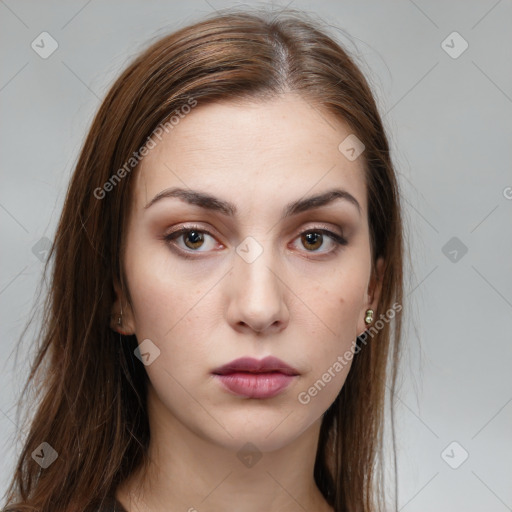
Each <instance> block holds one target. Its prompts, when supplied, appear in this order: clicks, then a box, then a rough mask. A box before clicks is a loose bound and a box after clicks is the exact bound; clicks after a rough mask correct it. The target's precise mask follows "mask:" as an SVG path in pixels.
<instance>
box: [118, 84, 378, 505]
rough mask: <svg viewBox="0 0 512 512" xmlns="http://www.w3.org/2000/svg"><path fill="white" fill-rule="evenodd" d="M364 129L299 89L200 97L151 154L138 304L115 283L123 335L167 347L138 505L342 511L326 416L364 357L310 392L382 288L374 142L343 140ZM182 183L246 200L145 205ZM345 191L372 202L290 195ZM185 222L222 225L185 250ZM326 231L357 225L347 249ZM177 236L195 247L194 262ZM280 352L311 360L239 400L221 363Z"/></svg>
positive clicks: (154, 386)
mask: <svg viewBox="0 0 512 512" xmlns="http://www.w3.org/2000/svg"><path fill="white" fill-rule="evenodd" d="M327 121H328V122H327ZM351 133H352V132H351V130H350V128H349V127H348V125H346V124H345V123H342V122H341V121H340V120H338V119H335V118H333V117H330V116H329V115H328V114H326V113H324V112H322V113H321V112H320V111H319V110H317V109H314V108H312V107H311V106H310V104H309V103H307V102H305V101H304V100H303V99H301V97H300V96H297V95H295V94H292V93H287V94H285V95H282V96H280V97H279V98H278V99H273V100H271V101H268V100H267V101H265V102H263V101H254V102H251V103H249V102H245V103H242V102H238V103H233V102H223V103H215V104H210V105H200V104H199V105H198V106H197V107H195V108H194V109H193V110H192V111H191V113H189V114H188V115H187V116H186V117H185V118H184V119H182V120H181V121H180V122H179V124H178V125H176V126H175V128H174V129H173V130H172V131H171V132H169V134H166V135H165V136H164V138H163V140H162V141H161V142H159V143H158V145H157V146H156V147H155V148H154V149H152V150H151V151H150V153H149V154H148V155H147V156H146V157H145V158H144V160H143V161H142V163H141V166H140V169H138V172H137V175H136V177H135V179H136V183H135V193H134V201H133V204H132V207H131V215H130V218H129V222H128V225H127V235H126V236H127V246H126V252H125V255H124V269H125V275H126V278H127V286H128V288H129V291H130V294H131V298H132V303H131V304H129V303H128V302H127V299H126V297H123V295H122V294H121V292H120V289H119V286H118V285H117V283H116V284H115V287H116V291H117V299H116V301H115V303H114V304H113V307H112V312H113V313H114V314H117V315H119V313H120V311H121V307H122V310H123V317H122V318H123V323H122V331H123V332H125V333H128V334H135V335H136V337H137V339H138V341H139V344H140V343H141V342H142V340H145V339H150V340H151V342H152V343H153V344H154V345H156V346H157V347H158V349H159V350H160V354H159V355H158V357H156V359H154V361H153V362H152V363H151V364H149V365H148V366H145V368H146V371H147V373H148V376H149V379H150V387H149V394H148V415H149V423H150V428H151V443H150V450H149V455H150V458H151V470H150V472H149V474H147V475H142V474H140V473H136V474H134V475H133V476H132V477H131V478H130V479H129V480H128V481H127V482H125V483H124V484H123V485H122V486H121V487H120V488H119V489H118V490H117V493H116V496H117V498H118V500H119V501H120V502H121V503H122V504H123V505H124V506H125V508H126V509H127V510H128V511H129V512H133V511H142V512H145V511H151V512H164V511H165V512H168V511H170V510H171V511H174V510H176V511H177V510H181V511H190V512H192V511H194V510H198V511H201V512H213V511H219V510H225V511H235V510H236V511H237V512H256V511H262V510H265V511H268V512H273V511H280V512H282V511H288V512H292V511H294V512H295V511H301V512H303V511H304V510H308V511H321V512H323V511H330V510H332V509H331V508H330V507H329V506H328V504H327V503H326V501H325V500H324V498H323V496H322V495H321V493H320V491H319V490H318V488H317V486H316V484H315V482H314V478H313V468H314V461H315V455H316V446H317V442H318V436H319V429H320V425H321V420H322V415H323V413H324V412H325V411H326V410H327V408H328V407H329V406H330V405H331V404H332V402H333V401H334V399H335V398H336V396H337V395H338V393H339V391H340V389H341V388H342V386H343V383H344V382H345V379H346V377H347V373H348V371H349V369H350V361H349V362H348V364H346V365H345V366H344V367H343V370H342V371H339V372H335V373H334V375H335V376H334V378H331V380H330V382H329V383H328V384H326V385H325V387H324V388H323V389H322V390H321V391H320V392H318V394H317V395H316V396H314V397H312V398H311V401H310V402H309V403H308V404H302V403H300V402H299V400H298V398H297V397H298V394H299V393H300V392H303V391H307V390H308V388H310V387H311V386H312V384H313V383H315V382H316V381H317V380H318V379H319V378H321V377H322V375H323V374H324V373H325V372H326V371H327V370H328V369H329V368H330V367H332V366H333V364H334V363H335V362H336V361H337V358H338V356H340V355H342V354H344V353H345V352H346V351H347V350H351V349H353V342H354V340H355V339H356V337H357V335H358V334H361V333H363V332H364V331H365V330H366V328H367V326H366V324H365V323H364V317H365V312H366V310H367V309H368V308H373V309H374V310H375V309H376V306H377V304H378V299H379V295H380V285H379V283H380V282H381V280H380V279H376V278H375V274H372V267H371V253H370V237H369V227H368V220H367V219H368V210H367V200H366V184H365V181H364V174H363V166H364V161H363V156H364V153H363V156H361V157H359V158H357V159H356V160H354V161H349V160H348V159H347V158H345V156H344V155H343V154H342V153H340V151H339V150H338V145H339V144H340V142H341V141H343V140H344V139H345V137H347V136H348V135H349V134H351ZM169 187H182V188H190V189H193V190H199V191H202V192H207V193H209V194H212V195H214V196H216V197H218V198H221V199H222V200H226V201H229V202H232V203H234V204H235V205H236V208H237V210H238V212H237V214H236V215H235V216H233V217H230V216H226V215H223V214H221V213H219V212H212V211H208V210H206V209H203V208H200V207H199V206H196V205H191V204H188V203H187V202H185V201H183V200H181V199H179V198H165V199H161V200H160V201H157V202H155V203H154V204H153V205H152V206H150V207H149V208H144V206H145V205H146V204H148V202H150V200H151V199H152V198H154V196H156V195H157V194H158V193H159V192H161V191H163V190H164V189H167V188H169ZM336 187H337V188H343V189H344V190H346V191H348V192H349V193H350V194H352V195H353V196H354V197H355V198H356V199H357V201H358V202H359V205H360V208H361V215H360V214H359V213H358V210H357V208H356V207H354V206H353V205H352V204H351V203H350V202H349V201H346V200H339V199H338V200H335V201H333V202H332V203H330V204H329V205H327V206H322V207H319V208H316V209H313V210H309V211H306V212H302V213H299V214H297V215H294V216H293V217H290V218H287V219H284V220H281V213H282V209H283V208H284V206H285V205H286V204H288V203H289V202H291V201H294V200H297V199H303V198H304V197H306V196H310V195H316V194H318V193H321V192H324V191H326V190H329V189H331V188H336ZM182 224H185V225H186V226H188V227H190V225H191V224H197V225H198V226H199V227H200V228H201V229H203V230H208V231H209V232H210V233H211V234H212V235H208V234H206V233H204V232H202V234H203V235H204V238H203V239H200V240H199V242H197V241H196V240H197V238H194V236H191V233H190V232H189V233H188V234H187V233H185V234H184V235H181V236H179V237H178V238H176V239H175V240H174V246H173V244H172V242H171V241H166V240H164V238H163V237H164V236H165V235H166V234H168V233H169V232H170V231H173V230H176V229H179V228H181V227H183V226H182ZM317 228H324V229H328V230H330V231H332V232H334V233H337V234H343V236H344V237H345V238H346V239H347V242H348V243H347V245H345V246H342V245H339V246H338V245H337V244H336V243H335V242H334V241H333V240H332V239H331V238H330V237H329V236H328V235H327V234H324V235H323V239H322V237H318V236H317V239H315V238H313V239H309V240H308V239H304V237H303V236H302V237H301V233H303V232H305V231H307V230H311V231H314V232H315V233H318V229H317ZM192 231H194V230H193V229H192ZM321 233H322V232H320V234H321ZM248 236H251V237H253V238H254V239H255V240H257V242H258V243H259V244H260V246H261V248H262V250H263V252H262V253H261V254H260V255H259V256H258V257H257V258H256V259H255V260H254V261H253V262H251V263H248V262H247V261H246V260H244V259H243V258H242V257H240V256H239V254H238V253H237V252H236V248H237V247H238V246H239V245H240V244H241V243H242V242H243V241H244V239H245V238H246V237H248ZM176 246H177V247H181V248H182V250H183V252H186V251H188V253H189V254H190V253H192V256H196V258H194V259H185V258H183V257H182V256H180V255H179V254H178V251H179V249H175V250H174V251H173V250H172V249H171V247H175V248H176ZM242 246H243V244H242ZM336 247H338V250H337V252H333V250H334V249H335V248H336ZM194 250H195V251H196V252H194ZM381 265H382V261H379V262H378V265H377V274H378V273H379V272H380V269H381ZM121 301H122V303H121ZM116 327H117V326H116V325H115V324H114V323H113V324H112V328H114V329H115V328H116ZM267 355H274V356H276V357H278V358H280V359H282V360H283V361H285V362H286V363H288V364H289V365H291V366H293V367H294V368H296V369H297V370H298V371H299V372H300V375H299V376H297V377H295V379H294V381H293V382H292V384H291V385H290V386H289V387H288V388H286V389H285V390H284V391H283V392H282V393H281V394H279V395H277V396H276V397H274V398H270V399H250V398H243V397H238V396H235V395H233V394H231V393H229V392H227V391H226V390H224V389H223V387H222V386H221V385H220V383H219V381H218V378H216V377H214V376H212V374H211V372H212V370H213V369H215V368H216V367H218V366H220V365H223V364H226V363H228V362H230V361H232V360H233V359H236V358H238V357H242V356H252V357H255V358H257V359H261V358H263V357H265V356H267ZM247 442H250V443H252V444H253V445H255V446H256V447H257V450H258V452H259V454H260V455H261V458H260V459H259V461H258V462H257V463H256V464H254V465H253V466H252V467H247V466H246V465H244V464H243V463H242V462H241V461H240V459H239V458H238V457H237V453H238V452H239V450H240V449H241V448H242V447H243V446H244V445H245V444H246V443H247Z"/></svg>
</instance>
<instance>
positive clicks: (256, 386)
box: [212, 356, 299, 399]
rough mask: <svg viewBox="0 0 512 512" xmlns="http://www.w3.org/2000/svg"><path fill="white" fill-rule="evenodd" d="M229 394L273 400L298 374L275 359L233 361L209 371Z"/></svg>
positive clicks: (270, 357) (246, 358) (269, 357)
mask: <svg viewBox="0 0 512 512" xmlns="http://www.w3.org/2000/svg"><path fill="white" fill-rule="evenodd" d="M212 373H213V374H214V375H215V376H216V377H217V379H218V380H219V381H220V383H221V384H222V385H223V386H224V388H226V389H227V390H228V391H230V392H231V393H233V394H235V395H237V396H243V397H246V398H260V399H263V398H272V397H274V396H276V395H278V394H279V393H281V392H282V391H284V389H285V388H287V387H288V386H289V385H290V383H291V382H292V381H293V379H294V378H295V377H297V376H298V375H299V372H298V371H297V370H296V369H295V368H292V367H291V366H290V365H288V364H286V363H285V362H284V361H281V360H280V359H278V358H277V357H273V356H268V357H265V358H264V359H261V360H258V359H254V358H252V357H242V358H240V359H235V360H234V361H231V362H230V363H228V364H225V365H223V366H221V367H219V368H216V369H215V370H213V372H212Z"/></svg>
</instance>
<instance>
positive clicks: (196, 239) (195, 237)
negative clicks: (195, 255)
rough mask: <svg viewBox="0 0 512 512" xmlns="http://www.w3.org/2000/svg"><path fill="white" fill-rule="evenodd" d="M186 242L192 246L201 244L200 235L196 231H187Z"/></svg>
mask: <svg viewBox="0 0 512 512" xmlns="http://www.w3.org/2000/svg"><path fill="white" fill-rule="evenodd" d="M187 240H189V241H191V243H192V244H198V243H201V242H202V234H201V233H199V232H198V231H189V233H188V235H187Z"/></svg>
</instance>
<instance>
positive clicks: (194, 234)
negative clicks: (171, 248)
mask: <svg viewBox="0 0 512 512" xmlns="http://www.w3.org/2000/svg"><path fill="white" fill-rule="evenodd" d="M164 238H165V240H166V241H167V242H168V243H170V244H173V245H175V246H176V247H178V249H180V250H181V251H183V252H208V251H210V250H212V249H213V248H214V247H215V238H214V237H213V235H212V234H211V233H209V232H208V231H206V230H204V229H200V228H199V227H198V226H188V227H184V228H182V229H178V230H176V231H173V232H172V233H169V234H168V235H166V236H165V237H164ZM177 242H182V243H183V245H181V244H179V243H177ZM198 249H203V250H198Z"/></svg>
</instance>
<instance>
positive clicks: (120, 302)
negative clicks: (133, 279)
mask: <svg viewBox="0 0 512 512" xmlns="http://www.w3.org/2000/svg"><path fill="white" fill-rule="evenodd" d="M114 290H115V295H116V298H115V300H114V303H113V304H112V309H111V311H110V328H111V329H112V330H113V331H116V332H118V333H120V334H123V335H126V336H129V335H132V334H135V321H134V318H133V311H132V308H131V306H130V304H129V302H128V301H127V300H126V298H125V297H124V295H123V293H122V292H121V287H120V285H119V283H118V282H117V280H115V279H114ZM121 312H122V316H121ZM120 317H121V318H120ZM119 320H120V322H121V323H120V324H119Z"/></svg>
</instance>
